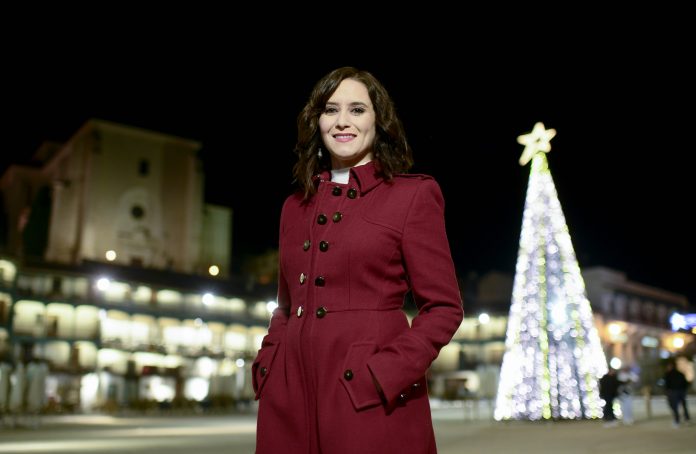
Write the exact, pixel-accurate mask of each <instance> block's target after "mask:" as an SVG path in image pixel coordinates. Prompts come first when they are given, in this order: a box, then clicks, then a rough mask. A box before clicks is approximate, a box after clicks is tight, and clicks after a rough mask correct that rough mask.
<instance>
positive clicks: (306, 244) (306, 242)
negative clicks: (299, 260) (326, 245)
mask: <svg viewBox="0 0 696 454" xmlns="http://www.w3.org/2000/svg"><path fill="white" fill-rule="evenodd" d="M311 245H312V242H311V241H309V240H305V241H304V244H303V245H302V249H304V250H305V251H306V250H308V249H309V247H310V246H311Z"/></svg>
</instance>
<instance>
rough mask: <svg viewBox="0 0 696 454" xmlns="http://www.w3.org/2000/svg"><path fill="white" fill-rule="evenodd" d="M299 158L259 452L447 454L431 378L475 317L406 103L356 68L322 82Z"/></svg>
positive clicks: (284, 239)
mask: <svg viewBox="0 0 696 454" xmlns="http://www.w3.org/2000/svg"><path fill="white" fill-rule="evenodd" d="M295 151H296V152H297V154H298V161H297V163H296V165H295V167H294V169H293V170H294V175H295V177H296V179H297V181H298V183H299V185H300V190H299V191H298V192H297V193H295V194H293V195H291V196H290V197H289V198H288V199H287V200H286V201H285V204H284V205H283V209H282V213H281V221H280V265H279V284H278V285H279V288H278V308H277V309H276V310H275V311H274V313H273V317H272V318H271V323H270V327H269V330H268V335H267V336H266V337H265V338H264V340H263V343H262V347H261V349H260V350H259V353H258V356H257V358H256V360H255V361H254V364H253V367H252V374H253V382H254V390H255V392H256V398H257V399H259V414H258V422H257V446H256V452H257V453H258V454H265V453H273V454H277V453H281V452H282V453H298V454H299V453H302V454H304V453H324V454H342V453H346V454H348V453H350V454H354V453H363V454H364V453H380V454H388V453H399V454H403V453H418V454H421V453H435V452H436V447H435V438H434V435H433V429H432V421H431V417H430V407H429V403H428V393H427V389H426V380H425V374H426V371H427V369H428V367H429V366H430V364H431V363H432V361H433V360H434V359H435V357H436V356H437V354H438V352H439V350H440V349H441V348H442V347H443V346H444V345H446V344H447V343H448V342H449V341H450V340H451V338H452V335H453V334H454V332H455V331H456V330H457V328H458V327H459V324H460V322H461V320H462V316H463V313H462V304H461V298H460V294H459V289H458V286H457V280H456V277H455V272H454V266H453V264H452V259H451V255H450V251H449V244H448V241H447V236H446V233H445V224H444V214H443V210H444V202H443V198H442V194H441V192H440V188H439V186H438V185H437V183H436V182H435V181H434V180H433V179H432V178H431V177H429V176H426V175H406V174H404V172H406V171H407V170H408V169H409V167H410V166H411V164H412V158H411V150H410V148H409V146H408V143H407V141H406V138H405V135H404V131H403V127H402V125H401V122H400V120H399V118H398V117H397V115H396V111H395V109H394V105H393V103H392V101H391V99H390V97H389V95H388V93H387V91H386V90H385V89H384V87H383V86H382V84H381V83H380V82H379V81H377V79H375V78H374V77H373V76H372V75H371V74H370V73H368V72H365V71H359V70H357V69H355V68H350V67H345V68H339V69H336V70H334V71H332V72H331V73H329V74H328V75H326V76H325V77H324V78H322V79H321V80H320V81H319V82H318V83H317V84H316V85H315V87H314V89H313V91H312V93H311V95H310V98H309V101H308V102H307V104H306V106H305V107H304V109H303V110H302V112H301V113H300V115H299V116H298V141H297V145H296V148H295ZM409 290H411V291H412V292H413V297H414V300H415V302H416V305H417V306H418V309H419V311H418V315H417V316H416V317H415V318H414V320H413V323H412V326H409V323H408V320H407V318H406V315H405V314H404V312H403V311H402V310H401V308H402V306H403V302H404V296H405V294H406V293H407V292H408V291H409Z"/></svg>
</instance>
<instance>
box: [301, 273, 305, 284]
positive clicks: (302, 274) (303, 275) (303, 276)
mask: <svg viewBox="0 0 696 454" xmlns="http://www.w3.org/2000/svg"><path fill="white" fill-rule="evenodd" d="M306 280H307V275H306V274H304V273H300V285H302V284H304V283H305V281H306Z"/></svg>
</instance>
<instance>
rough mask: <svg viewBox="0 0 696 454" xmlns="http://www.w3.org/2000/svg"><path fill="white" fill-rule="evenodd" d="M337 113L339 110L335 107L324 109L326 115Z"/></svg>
mask: <svg viewBox="0 0 696 454" xmlns="http://www.w3.org/2000/svg"><path fill="white" fill-rule="evenodd" d="M336 112H338V109H336V108H335V107H326V108H324V113H325V114H332V113H336Z"/></svg>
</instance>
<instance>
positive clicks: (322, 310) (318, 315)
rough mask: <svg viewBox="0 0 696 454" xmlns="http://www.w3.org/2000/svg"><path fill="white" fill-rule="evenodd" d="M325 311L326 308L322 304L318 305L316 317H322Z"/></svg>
mask: <svg viewBox="0 0 696 454" xmlns="http://www.w3.org/2000/svg"><path fill="white" fill-rule="evenodd" d="M326 312H327V310H326V308H325V307H324V306H322V307H320V308H319V309H317V318H324V316H325V315H326Z"/></svg>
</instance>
